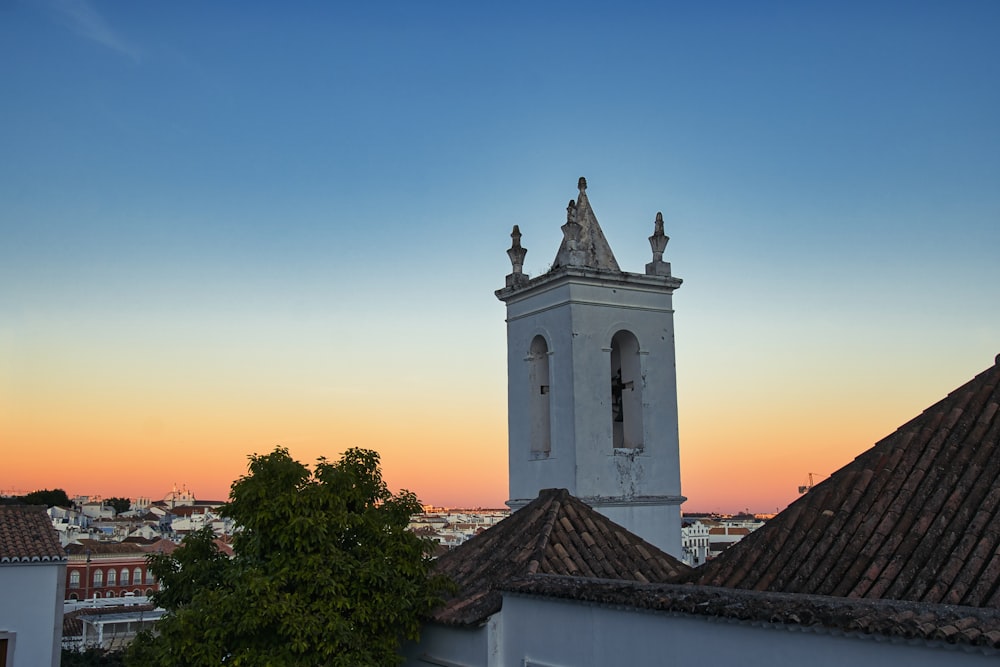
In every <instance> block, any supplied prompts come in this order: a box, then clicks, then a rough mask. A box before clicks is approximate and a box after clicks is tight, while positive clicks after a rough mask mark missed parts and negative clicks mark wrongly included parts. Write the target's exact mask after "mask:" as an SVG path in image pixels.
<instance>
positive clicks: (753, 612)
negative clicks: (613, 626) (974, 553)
mask: <svg viewBox="0 0 1000 667" xmlns="http://www.w3.org/2000/svg"><path fill="white" fill-rule="evenodd" d="M734 548H735V547H734ZM503 589H504V590H505V591H510V592H513V593H518V594H525V595H542V596H545V597H552V598H563V599H572V600H578V601H582V602H592V603H596V604H604V605H613V606H615V607H628V608H633V609H639V610H644V611H659V612H667V613H672V614H685V615H691V616H709V617H713V618H723V619H727V620H732V621H745V622H752V623H756V624H760V623H765V624H776V625H784V626H791V627H800V628H801V627H804V628H810V629H814V630H823V629H825V630H834V631H840V632H845V633H859V634H863V635H882V636H885V637H890V638H899V639H902V640H924V641H940V642H945V643H948V644H957V645H965V646H986V647H991V648H1000V610H996V609H983V608H977V607H962V606H949V605H940V604H922V603H918V602H907V601H895V600H858V599H848V598H837V597H828V596H821V595H800V594H786V593H770V592H760V591H741V590H735V589H731V588H715V587H709V586H690V585H677V584H674V585H670V584H639V583H636V582H627V581H598V580H594V579H582V578H578V577H554V576H535V577H529V578H523V579H519V580H514V581H510V582H508V583H507V584H505V585H504V586H503Z"/></svg>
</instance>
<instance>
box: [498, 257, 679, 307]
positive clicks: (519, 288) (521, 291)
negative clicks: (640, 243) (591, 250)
mask: <svg viewBox="0 0 1000 667" xmlns="http://www.w3.org/2000/svg"><path fill="white" fill-rule="evenodd" d="M683 282H684V281H683V280H681V279H680V278H676V277H674V276H661V275H648V274H642V273H630V272H628V271H603V270H601V269H589V268H586V267H578V266H563V267H559V268H556V269H552V270H550V271H548V272H547V273H543V274H542V275H540V276H537V277H535V278H532V279H530V280H528V281H526V282H524V283H522V284H520V285H508V286H506V287H504V288H502V289H498V290H496V291H495V292H494V294H495V295H496V297H497V298H498V299H500V300H501V301H503V302H505V303H508V302H516V301H519V300H520V299H521V298H526V297H529V296H531V295H533V294H536V293H539V292H543V291H546V290H548V289H553V288H555V287H558V286H561V285H564V284H567V283H576V284H583V285H596V286H601V287H608V286H617V287H623V288H629V289H634V290H639V291H656V292H667V293H673V291H674V290H675V289H677V288H679V287H680V286H681V284H682V283H683Z"/></svg>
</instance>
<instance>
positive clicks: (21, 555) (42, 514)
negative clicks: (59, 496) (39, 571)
mask: <svg viewBox="0 0 1000 667" xmlns="http://www.w3.org/2000/svg"><path fill="white" fill-rule="evenodd" d="M63 560H66V553H65V552H64V551H63V549H62V547H61V546H59V535H58V533H56V529H55V528H53V527H52V520H51V519H50V518H49V515H48V513H47V512H46V511H45V507H42V506H40V505H0V564H7V563H39V562H49V561H63Z"/></svg>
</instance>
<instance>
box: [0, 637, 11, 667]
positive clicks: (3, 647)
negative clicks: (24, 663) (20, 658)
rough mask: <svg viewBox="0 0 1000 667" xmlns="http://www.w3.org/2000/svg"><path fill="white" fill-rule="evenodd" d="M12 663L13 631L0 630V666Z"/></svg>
mask: <svg viewBox="0 0 1000 667" xmlns="http://www.w3.org/2000/svg"><path fill="white" fill-rule="evenodd" d="M13 664H14V633H13V632H0V667H8V665H13Z"/></svg>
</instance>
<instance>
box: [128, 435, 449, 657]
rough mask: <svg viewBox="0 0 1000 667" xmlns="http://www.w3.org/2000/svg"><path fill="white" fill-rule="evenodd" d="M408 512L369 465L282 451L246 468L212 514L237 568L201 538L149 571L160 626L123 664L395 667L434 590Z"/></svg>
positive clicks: (363, 453)
mask: <svg viewBox="0 0 1000 667" xmlns="http://www.w3.org/2000/svg"><path fill="white" fill-rule="evenodd" d="M419 511H420V504H419V502H418V500H417V498H416V496H414V495H413V494H412V493H409V492H407V491H403V492H400V493H399V494H395V495H394V494H392V493H390V492H389V490H388V488H387V487H386V485H385V483H384V482H383V481H382V475H381V471H380V468H379V457H378V454H377V453H376V452H373V451H369V450H363V449H350V450H348V451H347V452H345V453H344V455H343V456H342V457H341V458H340V460H339V461H337V462H335V463H331V462H328V461H327V460H326V459H320V460H319V461H318V462H317V464H316V465H315V467H314V468H313V469H312V470H310V469H309V468H308V467H307V466H305V465H303V464H301V463H299V462H298V461H295V460H294V459H292V458H291V456H289V453H288V450H287V449H284V448H278V449H275V450H274V451H273V452H272V453H270V454H267V455H263V456H260V455H253V456H251V457H250V465H249V474H247V475H245V476H243V477H241V478H240V479H239V480H237V481H236V482H234V483H233V485H232V489H231V491H230V496H229V503H228V504H227V505H225V507H224V508H223V512H224V514H225V515H227V516H229V517H231V518H232V519H234V521H235V522H236V524H237V525H238V526H239V527H240V531H239V532H238V533H237V534H236V536H235V537H234V540H233V548H234V551H235V556H234V557H233V559H232V560H231V561H226V562H225V564H222V561H220V560H219V557H218V555H217V551H216V550H215V546H214V543H213V542H210V541H208V540H206V538H207V534H206V535H199V536H195V537H193V538H189V539H188V540H186V541H185V543H184V545H182V547H180V548H178V549H177V550H176V551H175V552H174V554H173V555H172V556H171V557H162V558H161V557H157V558H156V559H151V563H152V564H153V566H154V567H155V568H157V569H159V570H160V572H161V574H162V575H163V578H162V579H161V581H162V582H163V583H164V584H165V585H166V592H165V594H164V595H163V596H161V597H159V598H158V601H160V602H161V604H164V605H165V608H167V609H168V611H169V613H168V614H167V615H166V616H164V618H163V619H161V621H160V622H159V623H158V624H157V633H156V634H155V635H151V634H146V635H143V636H141V637H140V638H139V639H138V640H137V641H136V642H134V643H133V645H132V647H131V650H130V652H129V664H131V665H160V666H163V667H168V666H169V667H173V666H175V665H176V666H180V665H185V666H187V665H190V666H199V665H212V666H213V667H216V666H218V665H220V664H223V663H224V664H226V665H233V666H234V667H256V666H261V667H263V666H265V665H280V666H288V667H297V666H300V665H301V666H308V667H315V666H316V665H333V666H345V667H346V666H350V667H363V666H365V665H378V666H382V665H392V664H395V663H397V662H398V660H399V655H398V648H399V643H400V641H401V640H402V639H404V638H416V637H417V634H418V632H419V628H420V621H421V618H422V616H423V615H424V614H426V613H427V612H429V611H430V610H431V609H432V608H433V606H434V605H435V604H436V603H437V601H438V595H439V593H440V592H441V591H442V590H443V586H444V583H443V581H442V580H440V579H438V578H435V577H431V576H430V575H429V566H430V560H429V557H428V554H429V552H430V547H431V544H430V543H429V542H428V541H426V540H424V539H422V538H420V537H417V536H416V535H414V534H413V533H411V532H409V531H408V530H407V524H408V523H409V519H410V516H411V515H412V514H414V513H415V512H419ZM171 559H172V560H173V561H174V562H173V563H171ZM154 572H156V570H154ZM171 586H173V587H175V593H171V590H170V589H171Z"/></svg>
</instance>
